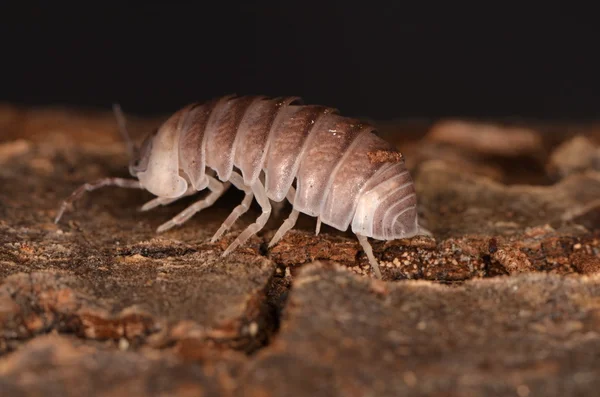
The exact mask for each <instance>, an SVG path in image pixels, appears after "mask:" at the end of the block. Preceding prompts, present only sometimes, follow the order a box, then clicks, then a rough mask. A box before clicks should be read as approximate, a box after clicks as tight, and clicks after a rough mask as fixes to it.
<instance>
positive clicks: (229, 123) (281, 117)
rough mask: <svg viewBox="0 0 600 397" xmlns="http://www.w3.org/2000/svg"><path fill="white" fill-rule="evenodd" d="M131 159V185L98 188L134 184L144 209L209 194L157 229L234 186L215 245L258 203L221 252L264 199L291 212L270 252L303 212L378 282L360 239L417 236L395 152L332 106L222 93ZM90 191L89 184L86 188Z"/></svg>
mask: <svg viewBox="0 0 600 397" xmlns="http://www.w3.org/2000/svg"><path fill="white" fill-rule="evenodd" d="M123 128H124V126H123ZM132 152H133V158H132V160H131V163H130V167H129V169H130V173H131V174H132V176H134V177H136V178H137V179H138V180H137V181H135V180H123V179H119V181H120V182H115V183H113V182H114V181H115V180H117V179H118V178H112V179H111V181H113V182H110V181H109V180H108V179H107V180H104V182H103V183H100V185H102V186H105V185H110V184H113V185H119V186H125V187H136V188H137V187H139V188H143V189H146V190H148V191H149V192H150V193H152V194H154V195H156V196H157V198H156V199H154V200H152V201H150V202H148V203H146V204H145V205H144V206H143V207H142V209H143V210H148V209H151V208H154V207H156V206H158V205H166V204H169V203H171V202H173V201H175V200H177V199H178V198H180V197H184V196H188V195H190V194H193V193H196V192H197V191H200V190H204V189H206V188H208V190H209V191H210V193H209V194H208V196H206V197H205V198H204V199H202V200H200V201H198V202H197V203H195V204H193V205H192V206H190V207H188V208H187V209H186V210H184V211H183V212H182V213H180V214H178V215H177V216H175V217H174V218H173V219H172V220H170V221H169V222H167V223H165V224H163V225H161V226H160V227H159V229H158V230H159V231H164V230H167V229H169V228H171V227H173V226H174V225H178V224H181V223H183V222H185V221H186V220H187V219H189V218H190V217H191V216H192V215H193V214H194V213H196V212H198V211H199V210H201V209H203V208H206V207H208V206H210V205H212V203H214V202H215V201H216V199H217V198H218V197H220V196H221V195H222V194H223V193H224V192H225V191H226V190H227V188H228V187H229V186H230V184H233V185H234V186H236V187H237V188H238V189H240V190H243V191H244V192H245V194H246V196H245V197H244V200H243V202H242V203H241V204H240V205H239V206H238V207H236V208H235V209H234V211H233V212H232V214H231V215H230V216H229V217H228V218H227V220H225V222H224V223H223V225H222V226H221V228H220V229H219V230H218V231H217V233H216V234H215V236H214V237H213V241H214V240H216V239H217V238H219V237H220V236H221V235H222V234H223V233H224V232H225V231H226V230H227V229H229V227H231V226H232V224H233V223H234V222H235V220H237V219H238V218H239V217H240V216H241V215H242V214H243V213H245V212H246V211H247V210H248V208H249V205H250V203H251V201H252V199H253V198H256V200H257V202H258V203H259V205H260V206H261V208H262V210H263V213H262V214H261V215H260V216H259V217H258V219H257V220H256V222H255V223H253V224H252V225H250V226H249V227H248V228H247V229H246V230H244V231H243V232H242V233H241V234H240V235H239V236H238V238H237V239H236V240H235V241H234V242H233V243H232V244H231V245H230V246H229V247H228V248H227V250H226V251H225V252H224V255H227V254H228V253H230V252H231V251H232V250H234V249H235V248H236V247H237V246H239V245H240V244H243V243H244V242H245V241H246V240H247V239H248V238H250V237H251V236H252V235H253V234H255V233H257V232H258V231H259V230H261V229H262V228H263V226H264V225H265V224H266V222H267V219H268V218H269V215H270V213H271V203H270V200H272V201H275V202H281V201H283V200H284V199H285V198H287V199H288V201H290V203H291V204H292V206H293V209H292V213H291V214H290V216H289V217H288V219H287V220H286V221H285V222H284V223H283V225H282V226H281V227H280V229H279V230H278V231H277V233H276V234H275V236H274V237H273V239H272V240H271V242H270V244H269V246H272V245H274V244H275V243H276V242H277V241H279V240H280V239H281V238H282V237H283V235H284V234H285V233H286V232H287V231H288V230H290V229H291V228H292V227H293V226H294V224H295V222H296V219H297V218H298V215H299V213H300V212H302V213H305V214H307V215H310V216H314V217H318V225H320V222H323V223H325V224H327V225H330V226H332V227H334V228H336V229H339V230H342V231H344V230H347V229H348V227H349V226H350V225H351V227H352V232H354V233H355V234H356V235H357V237H358V239H359V241H360V243H361V245H362V246H363V248H364V249H365V251H366V253H367V255H368V256H369V260H370V262H371V264H372V266H373V270H374V272H375V274H376V275H377V276H378V277H379V276H380V273H379V269H378V266H377V261H376V260H375V258H374V256H373V254H372V250H371V246H370V245H369V243H368V240H367V237H372V238H375V239H378V240H392V239H399V238H408V237H412V236H415V235H417V234H419V233H420V232H421V229H420V228H419V224H418V216H417V206H416V204H417V201H416V194H415V190H414V185H413V182H412V179H411V176H410V174H409V172H408V170H407V169H406V167H405V165H404V160H403V158H402V155H401V154H400V153H399V152H398V151H397V150H396V149H395V148H394V147H393V146H392V145H390V144H389V143H388V142H386V141H385V140H383V139H381V138H380V137H378V136H377V135H376V134H375V129H374V127H372V126H371V125H369V124H366V123H363V122H361V121H359V120H356V119H352V118H348V117H343V116H341V115H340V114H339V112H338V111H337V110H336V109H333V108H328V107H324V106H316V105H304V104H301V103H300V99H299V98H297V97H284V98H275V99H271V98H267V97H263V96H227V97H222V98H217V99H214V100H211V101H208V102H205V103H195V104H191V105H188V106H186V107H184V108H183V109H181V110H179V111H177V112H176V113H175V114H173V115H172V116H171V117H170V118H169V119H168V120H167V121H166V122H165V123H164V124H163V125H162V126H161V127H160V128H159V129H158V130H157V131H156V132H154V133H152V134H150V135H148V136H147V137H146V139H145V140H144V142H143V143H142V146H141V148H140V149H139V150H137V149H135V150H133V151H132ZM263 179H264V181H263ZM125 181H129V182H125ZM96 185H98V184H96ZM96 185H93V184H88V185H87V188H85V190H92V189H93V188H95V187H97V186H96ZM82 189H83V188H82ZM82 191H83V190H82ZM61 214H62V211H61V212H60V213H59V215H58V216H57V220H58V218H59V217H60V215H61ZM318 228H319V226H317V233H318Z"/></svg>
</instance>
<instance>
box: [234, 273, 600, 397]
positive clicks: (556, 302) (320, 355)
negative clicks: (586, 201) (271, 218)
mask: <svg viewBox="0 0 600 397" xmlns="http://www.w3.org/2000/svg"><path fill="white" fill-rule="evenodd" d="M598 299H600V280H598V279H597V278H582V279H574V278H562V277H558V276H550V275H541V274H540V275H531V274H530V275H520V276H515V277H511V278H510V279H506V278H495V279H489V280H477V281H470V282H467V283H466V284H464V285H463V286H459V287H452V288H451V287H444V286H440V285H439V284H433V283H429V282H424V281H412V282H403V283H385V282H381V281H378V280H368V279H365V278H362V277H358V276H355V275H352V274H351V273H350V272H348V271H346V270H345V269H343V268H341V267H338V266H335V265H331V264H323V263H317V264H314V265H311V266H308V267H305V268H303V269H302V271H301V272H300V274H299V276H298V277H297V278H296V279H295V280H294V286H293V287H292V291H291V294H290V298H289V302H288V308H287V311H286V316H285V318H284V321H283V324H282V328H281V333H280V335H279V337H278V338H277V340H276V341H274V343H273V344H272V345H271V346H270V347H269V349H268V351H265V352H263V354H261V355H259V356H258V357H257V359H256V360H255V361H254V362H253V363H251V364H250V365H249V368H248V369H247V372H246V373H245V375H244V377H243V378H242V382H241V384H242V385H243V387H241V388H240V389H238V394H237V395H239V396H261V397H268V396H283V395H302V396H304V395H306V396H308V395H311V396H333V395H340V396H341V395H344V396H348V395H352V396H354V395H357V396H358V395H377V396H398V395H402V396H422V395H440V396H441V395H456V396H466V395H487V396H500V395H527V394H529V395H544V396H549V397H551V396H563V395H586V396H588V395H589V396H591V395H593V393H592V391H593V390H597V387H599V386H600V369H599V367H598V365H597V356H598V354H600V336H598V333H597V332H596V330H597V327H598V326H599V325H600V316H599V314H598V307H597V306H598V305H597V302H598Z"/></svg>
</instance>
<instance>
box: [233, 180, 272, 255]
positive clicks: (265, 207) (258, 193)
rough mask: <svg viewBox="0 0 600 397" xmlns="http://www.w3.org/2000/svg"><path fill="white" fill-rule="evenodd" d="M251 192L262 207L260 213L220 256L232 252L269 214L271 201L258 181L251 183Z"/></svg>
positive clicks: (262, 225)
mask: <svg viewBox="0 0 600 397" xmlns="http://www.w3.org/2000/svg"><path fill="white" fill-rule="evenodd" d="M252 192H253V193H254V196H255V197H256V201H257V202H258V204H259V205H260V207H261V208H262V214H261V215H260V216H259V217H258V218H257V219H256V222H255V223H253V224H251V225H250V226H248V227H247V228H246V230H244V231H243V232H242V233H241V234H240V235H239V236H238V237H237V238H236V239H235V240H234V242H233V243H231V245H229V247H227V249H226V250H225V252H223V255H221V256H227V255H229V254H230V253H231V252H233V251H234V250H235V249H236V248H237V247H239V246H240V245H242V244H244V243H245V242H246V241H247V240H248V239H249V238H250V237H252V236H253V235H255V234H256V233H258V232H259V231H260V230H261V229H262V228H263V227H264V226H265V225H266V224H267V221H268V220H269V216H271V201H270V200H269V197H267V192H266V191H265V187H264V186H263V184H262V183H261V182H260V181H256V182H255V183H254V184H253V185H252Z"/></svg>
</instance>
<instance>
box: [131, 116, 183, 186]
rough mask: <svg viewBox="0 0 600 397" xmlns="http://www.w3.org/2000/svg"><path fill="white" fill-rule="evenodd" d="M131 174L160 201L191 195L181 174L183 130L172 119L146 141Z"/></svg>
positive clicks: (134, 160) (135, 158)
mask: <svg viewBox="0 0 600 397" xmlns="http://www.w3.org/2000/svg"><path fill="white" fill-rule="evenodd" d="M129 171H130V172H131V173H132V174H134V176H135V177H136V178H138V180H139V181H140V183H141V185H142V186H143V187H144V189H146V190H147V191H149V192H150V193H152V194H154V195H156V196H158V197H165V198H176V197H181V196H182V195H183V194H184V193H185V192H186V191H187V188H188V182H187V181H186V179H185V178H183V177H182V176H181V175H180V171H179V129H178V128H177V124H176V123H173V120H172V119H171V118H170V119H169V120H167V121H166V122H165V123H164V124H163V125H162V126H160V128H158V130H157V131H154V132H153V133H151V134H149V135H148V136H147V137H146V140H145V141H144V143H143V144H142V147H141V148H140V150H139V153H138V154H137V155H136V156H134V157H133V159H132V162H131V163H130V167H129Z"/></svg>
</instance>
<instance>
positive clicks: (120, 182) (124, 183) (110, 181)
mask: <svg viewBox="0 0 600 397" xmlns="http://www.w3.org/2000/svg"><path fill="white" fill-rule="evenodd" d="M106 186H117V187H124V188H129V189H143V187H142V185H141V184H140V181H138V180H137V179H123V178H102V179H98V180H97V181H94V182H90V183H85V184H83V185H81V186H80V187H79V188H77V189H76V190H75V191H74V192H73V193H71V195H70V196H69V197H68V198H67V199H66V200H64V201H63V202H62V204H61V206H60V208H59V210H58V213H57V214H56V218H54V223H58V221H59V220H60V218H62V216H63V214H64V212H65V211H66V209H67V208H68V207H70V206H71V205H73V203H74V202H75V201H77V200H78V199H80V198H81V196H83V193H85V192H91V191H93V190H96V189H100V188H101V187H106Z"/></svg>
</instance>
